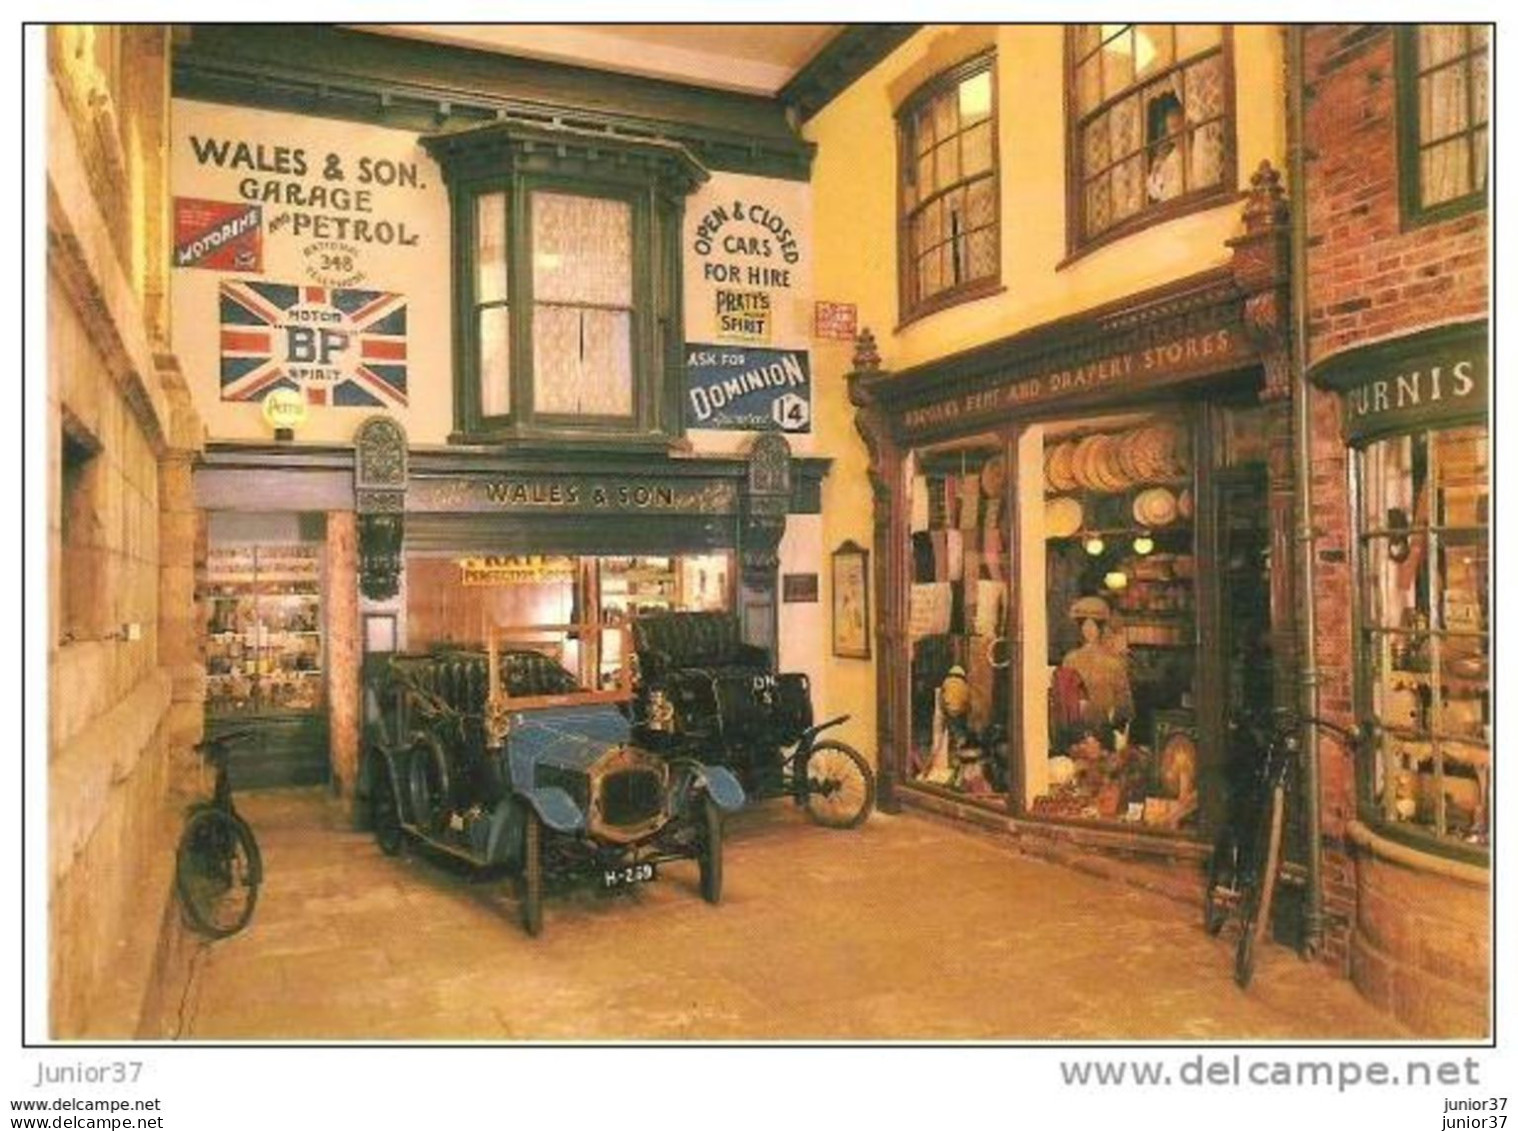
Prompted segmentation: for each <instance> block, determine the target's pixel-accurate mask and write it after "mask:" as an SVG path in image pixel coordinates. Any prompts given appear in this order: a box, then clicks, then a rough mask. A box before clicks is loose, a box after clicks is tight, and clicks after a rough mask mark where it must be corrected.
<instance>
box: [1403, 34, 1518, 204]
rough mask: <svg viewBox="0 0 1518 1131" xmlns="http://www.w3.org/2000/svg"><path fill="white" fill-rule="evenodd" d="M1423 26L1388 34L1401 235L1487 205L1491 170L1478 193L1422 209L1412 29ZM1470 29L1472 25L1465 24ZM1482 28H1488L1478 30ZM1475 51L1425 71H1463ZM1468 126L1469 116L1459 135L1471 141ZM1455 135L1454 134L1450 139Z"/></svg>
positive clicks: (1415, 42) (1417, 73) (1415, 46)
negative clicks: (1392, 62)
mask: <svg viewBox="0 0 1518 1131" xmlns="http://www.w3.org/2000/svg"><path fill="white" fill-rule="evenodd" d="M1424 26H1427V25H1425V24H1403V25H1400V26H1398V27H1396V28H1394V29H1393V31H1394V35H1395V40H1394V48H1393V56H1394V59H1395V67H1394V69H1395V71H1396V84H1397V184H1398V194H1397V195H1398V197H1399V199H1400V201H1401V213H1402V228H1403V230H1404V231H1406V230H1409V229H1414V228H1421V227H1423V226H1424V225H1427V224H1437V223H1439V222H1440V221H1442V220H1452V219H1454V218H1456V217H1457V216H1464V215H1466V214H1467V213H1470V212H1477V211H1480V210H1481V209H1484V208H1486V207H1487V206H1488V201H1489V200H1490V199H1491V169H1490V166H1488V169H1487V182H1486V184H1485V185H1484V186H1483V187H1481V188H1479V189H1472V190H1471V191H1470V192H1468V193H1466V194H1465V195H1464V196H1457V197H1454V198H1453V199H1451V200H1444V201H1440V202H1439V203H1438V204H1432V205H1428V206H1426V207H1425V206H1424V204H1423V167H1422V160H1421V158H1422V155H1423V148H1424V147H1423V135H1422V130H1421V128H1420V122H1419V114H1418V80H1419V78H1420V77H1421V72H1420V71H1419V69H1418V29H1419V28H1421V27H1424ZM1465 26H1467V27H1472V26H1475V25H1465ZM1484 26H1488V27H1489V25H1484ZM1490 34H1491V33H1490V30H1488V40H1487V46H1486V47H1485V48H1484V50H1485V51H1486V52H1487V53H1488V55H1487V59H1488V63H1487V66H1488V70H1487V120H1486V124H1485V128H1486V130H1487V133H1488V135H1490V133H1491V130H1492V128H1493V126H1492V115H1491V109H1492V107H1491V92H1492V90H1493V88H1494V86H1495V84H1493V83H1492V81H1491V70H1490V66H1491V39H1490ZM1475 54H1476V53H1475V52H1474V51H1470V52H1467V53H1465V54H1463V55H1461V56H1459V57H1458V58H1457V59H1455V60H1453V61H1450V62H1446V63H1442V64H1439V65H1438V66H1435V67H1431V68H1429V71H1428V73H1430V74H1432V73H1433V72H1434V71H1437V70H1442V69H1443V68H1445V67H1454V66H1465V67H1469V65H1470V60H1471V59H1473V58H1474V57H1475ZM1472 90H1473V88H1472V86H1471V85H1469V84H1467V88H1466V97H1467V110H1468V111H1469V109H1470V106H1469V99H1470V97H1471V93H1472ZM1476 128H1477V127H1475V126H1473V125H1472V124H1471V123H1470V119H1469V117H1468V118H1467V122H1466V129H1465V130H1464V131H1463V132H1464V134H1465V136H1467V137H1471V140H1472V144H1474V141H1475V139H1474V137H1472V135H1473V134H1474V133H1475V131H1476ZM1450 136H1455V135H1453V134H1452V135H1450Z"/></svg>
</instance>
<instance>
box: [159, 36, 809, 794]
mask: <svg viewBox="0 0 1518 1131" xmlns="http://www.w3.org/2000/svg"><path fill="white" fill-rule="evenodd" d="M182 40H183V41H182V42H181V43H180V44H179V45H178V46H179V50H178V51H177V52H176V54H175V64H174V95H175V102H174V107H175V117H174V131H175V132H174V139H173V145H172V163H173V172H174V202H173V203H174V212H175V236H176V259H175V265H176V274H175V288H174V303H175V338H176V341H175V346H176V352H177V354H178V355H179V357H180V358H181V361H182V363H183V366H184V369H185V374H186V379H187V382H188V384H189V385H190V388H191V390H192V392H193V393H194V395H195V398H196V400H197V402H198V404H199V405H200V408H201V412H202V416H203V418H204V419H205V420H206V422H207V426H208V431H209V433H210V440H209V442H208V444H207V447H206V452H205V455H204V457H203V459H202V460H201V462H200V466H199V468H198V470H197V475H196V497H197V504H198V505H199V507H200V508H201V509H202V510H203V512H204V513H205V515H206V527H207V546H206V554H205V566H204V569H203V570H202V574H201V589H200V595H201V600H202V604H203V608H204V610H205V615H206V634H205V639H206V645H205V647H206V665H207V697H206V702H207V718H208V721H209V722H210V724H211V725H212V726H213V727H230V726H238V727H241V726H244V725H246V724H248V723H250V722H251V723H253V724H254V725H255V726H256V729H257V730H258V733H259V736H260V741H259V742H258V743H256V744H254V745H253V747H252V748H250V749H248V750H247V751H245V752H243V753H241V754H240V755H239V758H240V763H241V764H240V767H239V768H240V769H241V770H242V773H241V775H240V777H239V784H275V783H300V782H316V781H325V780H328V779H329V778H330V779H331V780H332V781H333V783H334V786H335V788H336V789H338V790H339V791H340V792H342V793H343V794H345V795H351V793H352V792H353V789H354V785H355V783H356V782H358V781H359V780H360V777H361V768H360V761H361V759H360V751H359V748H358V747H359V739H358V735H359V732H360V728H361V714H362V711H363V710H364V704H363V700H362V689H361V682H362V679H361V673H362V672H363V671H364V670H365V666H366V664H367V663H369V662H370V661H372V660H373V659H374V658H375V657H376V656H382V655H385V654H387V653H389V652H393V651H396V650H410V651H419V650H423V651H424V650H427V649H429V648H433V647H437V646H470V645H480V644H481V643H482V642H483V640H484V638H485V632H486V629H487V627H488V625H489V624H490V623H492V622H496V623H509V624H515V625H524V624H584V623H594V624H601V625H604V626H606V629H605V631H603V632H600V633H595V634H591V636H592V637H593V638H591V639H585V640H574V641H570V642H568V643H563V642H560V644H559V645H558V646H559V647H563V648H571V649H575V650H577V654H576V655H574V656H568V655H561V656H560V659H562V660H564V661H565V662H566V663H569V664H571V665H572V666H574V667H575V668H577V669H578V670H581V671H587V672H590V673H592V675H591V678H594V679H595V680H597V681H601V682H604V683H606V684H607V685H610V684H612V683H614V682H615V681H616V678H617V675H618V673H619V671H620V670H621V668H622V667H623V665H624V664H625V663H626V662H627V657H625V656H623V655H621V654H620V652H619V650H618V649H619V646H620V641H621V637H620V634H619V633H618V632H617V631H614V629H615V628H616V627H617V626H618V625H620V624H621V623H622V622H624V621H626V620H628V619H630V618H631V617H634V616H637V615H639V614H641V613H649V612H656V611H661V610H670V609H701V610H723V611H727V612H730V613H732V614H734V615H735V616H737V617H738V618H739V620H740V623H741V627H742V632H743V636H744V638H745V639H746V640H747V641H748V642H750V643H754V644H759V645H762V646H764V647H766V648H769V649H771V650H772V651H773V652H775V653H777V654H778V658H779V659H780V660H781V661H782V662H790V663H791V664H792V666H796V667H800V668H802V669H803V670H809V674H811V675H812V677H813V683H814V685H815V686H819V687H821V686H823V685H825V682H826V679H825V676H826V672H825V671H824V670H822V668H821V660H820V659H819V658H818V657H816V655H815V654H814V650H811V649H809V648H807V646H806V643H805V642H806V641H807V640H808V639H815V638H816V637H817V636H818V635H819V634H820V631H821V628H820V624H814V623H812V622H813V620H814V619H815V618H817V617H818V616H819V611H818V610H819V607H820V606H819V605H818V604H817V603H816V600H815V597H814V598H813V600H812V602H811V603H810V604H802V603H795V604H788V605H786V606H785V607H784V608H782V601H781V597H780V575H781V572H782V568H783V570H784V572H786V573H788V574H794V575H799V576H801V577H802V578H806V577H808V576H809V577H810V578H811V579H812V583H813V584H812V587H813V592H814V593H815V578H816V577H817V575H818V574H819V573H820V558H821V549H820V547H821V518H820V511H821V482H822V479H823V477H824V476H825V474H826V471H827V467H828V464H829V461H828V459H827V458H825V457H824V456H823V455H822V452H821V449H820V446H819V445H818V444H817V438H816V437H815V436H814V435H813V422H812V406H813V397H812V389H811V373H810V354H811V341H810V338H811V334H810V307H811V303H810V289H809V288H810V282H809V280H810V270H811V263H812V258H813V249H812V238H811V230H810V219H809V207H810V200H809V195H808V191H807V179H808V176H809V170H810V164H811V157H812V149H813V147H811V146H810V145H808V144H807V143H806V142H804V141H803V140H802V139H801V138H800V137H799V136H797V135H796V133H795V132H794V130H792V129H791V128H790V126H789V125H788V124H787V123H786V121H785V118H784V114H783V111H782V108H781V106H780V104H779V103H778V101H776V100H774V99H769V98H761V97H758V96H753V95H740V94H730V93H727V92H721V91H702V90H698V89H696V88H693V87H680V86H677V85H676V84H671V83H665V82H658V81H654V80H646V79H639V78H634V77H630V76H614V75H608V74H606V73H604V72H596V71H591V70H587V69H582V68H576V67H571V66H565V65H559V64H548V63H535V62H531V61H527V60H523V59H518V58H512V57H508V56H501V55H496V54H494V53H489V52H481V51H473V50H466V49H462V48H458V47H451V46H441V45H437V44H430V43H421V42H416V41H410V40H405V39H400V38H394V37H387V36H375V35H368V34H364V33H359V32H351V31H345V30H340V29H335V28H330V27H302V28H292V29H279V28H256V29H255V28H245V27H241V28H231V27H210V26H208V27H194V28H190V29H187V30H186V31H185V33H184V34H183V36H182ZM444 75H446V76H449V78H448V80H447V83H446V84H445V83H444V82H443V80H442V79H441V78H440V76H444ZM792 641H793V642H794V643H789V642H792ZM548 646H549V645H546V644H545V647H548ZM578 653H584V654H578ZM792 653H794V654H792Z"/></svg>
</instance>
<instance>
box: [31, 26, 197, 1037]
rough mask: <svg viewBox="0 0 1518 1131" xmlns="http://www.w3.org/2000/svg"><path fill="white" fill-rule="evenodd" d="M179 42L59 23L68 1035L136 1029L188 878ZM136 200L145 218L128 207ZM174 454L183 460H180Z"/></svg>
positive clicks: (59, 585) (51, 482)
mask: <svg viewBox="0 0 1518 1131" xmlns="http://www.w3.org/2000/svg"><path fill="white" fill-rule="evenodd" d="M166 57H167V31H166V29H163V28H153V27H147V26H141V27H133V28H102V27H89V26H86V25H75V26H71V27H67V28H56V27H55V28H52V29H50V30H49V63H50V76H49V77H50V82H49V85H48V102H49V105H48V107H47V110H48V124H49V133H48V182H47V187H48V194H47V197H48V217H47V222H48V295H47V299H48V378H49V380H48V417H47V426H48V431H47V435H46V436H45V438H44V442H45V443H46V445H47V449H48V453H49V458H48V499H49V511H48V516H49V520H48V539H49V561H50V563H51V566H52V568H51V569H50V571H49V575H50V588H49V611H50V635H49V674H50V681H49V700H48V718H49V733H48V755H47V756H48V785H49V790H48V815H47V816H48V834H49V853H48V857H49V859H48V913H49V925H50V940H51V952H50V954H49V973H50V994H49V1016H50V1028H51V1036H53V1037H55V1038H79V1037H108V1036H109V1037H123V1036H132V1035H134V1034H135V1032H136V1030H137V1026H138V1020H139V1016H140V1013H141V1010H142V1007H143V1002H144V1000H145V998H146V996H147V994H148V991H149V988H150V985H151V982H152V972H153V969H154V964H155V961H156V958H157V954H158V950H159V944H160V938H161V926H162V924H163V922H164V921H165V917H166V912H167V908H168V901H169V898H170V893H171V890H172V872H173V848H174V841H175V838H176V836H177V833H178V824H179V809H180V801H179V795H178V793H177V792H176V789H175V787H176V785H177V784H178V783H179V781H180V778H181V777H182V774H181V772H180V769H179V768H180V767H182V766H183V764H184V761H185V759H184V757H183V752H184V750H185V749H186V747H187V744H188V743H189V742H190V741H192V740H193V738H194V737H196V736H197V734H198V730H197V729H196V728H197V726H198V724H197V723H195V721H194V716H193V714H192V713H191V712H189V710H188V708H187V706H186V704H187V703H188V702H189V699H190V698H191V697H193V698H194V699H195V701H196V702H197V703H198V692H197V687H196V681H195V672H196V668H197V658H196V656H195V654H194V647H193V643H190V644H189V645H188V647H187V646H186V638H185V636H184V631H185V629H186V627H188V626H192V625H193V620H194V611H193V547H194V540H195V521H196V520H195V517H194V510H193V504H192V502H191V501H190V500H189V497H188V495H187V493H186V492H187V485H188V460H189V453H190V450H191V449H193V447H194V446H196V445H197V444H198V442H199V435H198V434H199V431H200V430H199V426H198V424H197V422H196V421H195V418H194V414H193V411H192V410H191V409H190V406H189V401H188V394H187V391H186V390H185V389H184V387H183V383H182V382H181V381H178V380H177V373H176V371H175V370H174V367H173V365H172V363H171V361H170V360H169V359H168V358H166V357H165V356H164V353H163V350H164V346H163V343H164V342H166V340H167V329H168V328H167V324H166V321H165V319H166V314H167V308H166V306H165V304H164V303H163V302H162V301H161V295H162V288H163V281H164V279H165V277H166V267H165V263H164V259H165V257H166V255H167V250H166V248H165V245H164V242H163V241H162V240H161V239H159V238H156V237H157V236H161V235H162V228H161V224H159V225H156V226H155V224H154V222H153V220H152V217H153V216H154V215H157V216H159V217H161V215H162V211H163V209H164V208H165V207H166V203H165V196H164V194H165V190H166V179H165V169H164V166H163V158H164V155H163V152H162V150H161V148H160V147H159V146H158V145H157V144H156V142H155V141H154V139H155V138H161V137H162V125H163V122H164V120H165V115H166V113H167V72H166V70H165V67H166ZM127 215H141V216H142V217H143V219H144V224H142V225H139V224H124V223H123V222H122V218H123V217H124V216H127ZM146 227H151V228H152V231H153V232H154V234H155V239H154V242H153V244H152V245H149V244H148V243H147V242H146V240H145V239H144V238H143V231H144V230H145V228H146ZM65 437H67V438H68V440H67V442H68V444H69V447H70V451H71V452H72V453H73V458H71V459H70V460H69V462H68V464H67V465H66V464H65V453H64V448H65ZM176 466H177V467H178V468H179V469H180V472H181V474H180V475H179V476H178V477H176V475H175V474H174V473H173V471H172V470H169V471H166V470H165V468H166V467H169V468H171V469H172V468H173V467H176ZM65 515H66V519H65ZM191 641H193V636H192V637H191ZM176 703H178V704H179V706H177V707H176ZM176 751H177V752H178V753H177V754H176Z"/></svg>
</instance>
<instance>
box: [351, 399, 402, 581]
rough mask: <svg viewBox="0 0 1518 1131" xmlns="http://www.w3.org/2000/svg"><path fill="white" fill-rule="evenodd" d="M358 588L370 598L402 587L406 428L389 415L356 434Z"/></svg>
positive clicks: (368, 423)
mask: <svg viewBox="0 0 1518 1131" xmlns="http://www.w3.org/2000/svg"><path fill="white" fill-rule="evenodd" d="M353 443H354V447H355V449H356V451H355V453H354V460H353V480H354V482H353V486H354V497H355V500H356V501H357V504H358V571H359V588H360V589H361V590H362V591H363V594H364V596H365V597H368V598H369V599H370V600H371V601H386V600H389V599H390V598H391V597H394V596H395V595H396V593H397V592H398V591H399V590H400V583H401V569H402V561H401V546H402V543H403V542H404V541H405V534H406V525H405V524H406V520H405V510H406V475H407V466H408V460H407V447H406V432H405V429H403V428H402V427H401V426H400V425H399V424H397V423H396V422H395V421H394V420H392V419H391V418H390V417H388V416H371V417H369V419H368V420H365V421H364V422H363V423H362V424H360V425H359V427H358V433H357V435H356V436H355V437H354V441H353Z"/></svg>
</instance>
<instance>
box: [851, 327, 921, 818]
mask: <svg viewBox="0 0 1518 1131" xmlns="http://www.w3.org/2000/svg"><path fill="white" fill-rule="evenodd" d="M884 377H885V374H883V373H882V372H881V369H880V354H879V353H878V352H877V351H876V349H875V337H874V335H873V334H871V333H870V331H869V330H868V329H866V330H862V331H861V332H860V334H859V339H858V341H857V342H856V343H855V347H854V365H853V370H852V371H851V372H850V373H849V375H848V382H849V400H850V402H851V403H852V404H853V405H854V408H855V410H856V411H855V414H854V428H855V430H856V431H857V432H858V433H859V435H860V438H861V439H863V440H864V445H865V448H866V450H867V451H868V452H869V457H870V467H869V476H870V488H871V491H872V493H873V494H874V502H875V534H874V540H875V546H874V550H875V553H874V562H875V577H874V585H875V625H874V629H875V687H876V691H875V698H876V730H877V733H878V735H879V744H878V750H879V758H878V761H879V765H878V766H877V770H876V773H877V779H878V780H877V784H876V798H875V804H876V806H877V807H878V808H879V809H880V810H881V811H883V812H886V813H896V812H899V811H900V809H901V802H900V801H899V800H898V799H897V797H896V784H897V782H898V780H899V779H900V775H901V767H902V764H903V756H904V753H905V745H904V744H905V742H906V740H907V736H908V735H909V734H910V733H911V730H910V727H911V720H910V717H909V714H908V712H909V709H910V708H909V703H908V688H909V686H910V672H909V671H908V665H909V664H910V663H911V647H910V642H909V641H908V640H907V636H906V599H907V573H906V562H905V553H906V546H907V542H908V539H907V535H906V529H905V523H906V516H905V515H904V514H903V513H902V508H901V507H900V505H899V501H898V500H897V499H896V498H895V495H896V489H895V484H896V483H897V481H898V480H899V478H900V473H901V452H900V450H899V449H898V448H897V446H896V442H895V439H894V438H893V436H892V435H891V429H890V425H889V424H888V422H887V420H886V417H885V414H884V413H883V412H881V410H880V407H879V405H878V404H877V403H876V400H875V397H874V385H875V383H876V382H878V381H879V380H881V379H882V378H884Z"/></svg>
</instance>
